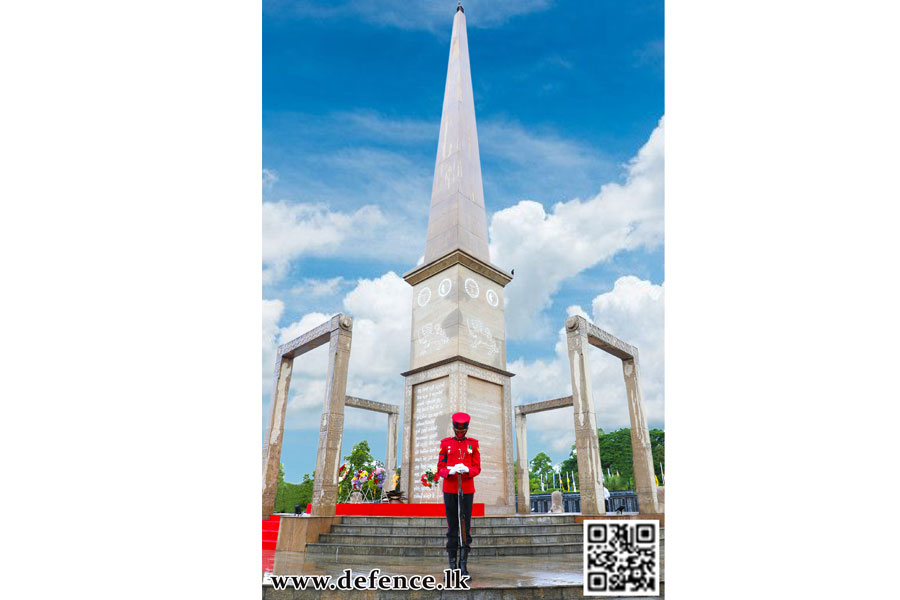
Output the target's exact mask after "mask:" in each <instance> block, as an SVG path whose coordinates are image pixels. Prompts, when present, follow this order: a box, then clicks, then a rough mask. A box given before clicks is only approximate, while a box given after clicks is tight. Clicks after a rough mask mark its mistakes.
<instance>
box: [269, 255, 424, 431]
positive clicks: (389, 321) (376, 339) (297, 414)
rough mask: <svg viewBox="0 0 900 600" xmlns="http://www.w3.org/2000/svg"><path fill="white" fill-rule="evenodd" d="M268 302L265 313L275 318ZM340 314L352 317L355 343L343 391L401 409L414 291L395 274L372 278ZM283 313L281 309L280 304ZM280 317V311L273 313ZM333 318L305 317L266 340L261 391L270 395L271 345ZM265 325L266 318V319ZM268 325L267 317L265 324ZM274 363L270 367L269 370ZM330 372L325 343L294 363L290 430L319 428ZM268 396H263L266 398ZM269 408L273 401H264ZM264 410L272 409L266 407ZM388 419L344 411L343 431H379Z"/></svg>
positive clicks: (350, 297) (321, 315) (362, 282)
mask: <svg viewBox="0 0 900 600" xmlns="http://www.w3.org/2000/svg"><path fill="white" fill-rule="evenodd" d="M275 302H277V303H278V305H281V303H280V301H274V302H272V303H271V304H272V306H271V307H270V310H269V314H270V315H274V314H276V311H275V308H276V306H275ZM343 306H344V311H345V313H346V314H349V315H351V316H353V339H352V345H351V352H350V365H349V372H348V378H347V393H348V394H349V395H352V396H357V397H361V398H367V399H369V400H376V401H378V402H386V403H388V404H398V405H400V406H402V405H403V393H404V382H403V378H402V377H400V373H401V372H403V371H405V370H407V369H408V368H409V346H410V332H409V331H410V322H411V312H410V311H411V310H412V287H410V286H409V284H407V283H406V282H405V281H403V279H402V278H401V277H400V276H398V275H397V274H396V273H394V272H388V273H385V274H384V275H382V276H381V277H378V278H376V279H361V280H359V281H358V282H357V284H356V286H355V287H354V288H353V290H351V291H350V292H349V293H348V294H347V295H346V296H345V297H344V300H343ZM280 308H281V309H283V305H282V306H280ZM277 314H278V315H279V316H280V314H281V312H280V310H279V311H278V312H277ZM331 316H332V315H326V314H324V313H308V314H305V315H303V317H301V318H300V319H299V320H298V321H295V322H293V323H290V324H289V325H287V326H284V327H281V328H276V330H277V336H276V335H274V334H272V333H271V332H272V327H271V326H269V327H268V329H266V331H269V332H270V333H269V336H268V338H266V337H265V336H264V339H263V343H264V347H265V344H266V340H267V339H269V340H273V341H271V342H270V343H269V345H270V347H271V348H272V349H271V350H270V351H269V352H268V354H269V355H270V356H268V363H267V362H266V357H264V359H263V360H264V368H263V380H264V390H265V391H268V394H269V395H270V394H271V389H272V387H273V385H274V382H273V375H272V372H273V369H274V364H273V361H274V360H275V350H274V348H275V346H277V345H278V344H283V343H285V342H288V341H290V340H292V339H294V338H295V337H297V336H299V335H301V334H303V333H304V332H306V331H309V330H310V329H312V328H314V327H317V326H318V325H321V324H322V323H324V322H325V321H327V320H328V319H329V318H331ZM264 321H265V320H264ZM270 322H271V317H270V318H269V320H268V321H265V322H264V329H265V328H266V326H267V325H266V323H270ZM267 365H272V366H267ZM327 369H328V353H327V344H326V345H324V346H321V347H319V348H316V349H315V350H312V351H311V352H308V353H306V354H304V355H302V357H301V358H297V359H295V360H294V370H293V375H292V377H291V394H290V400H289V402H288V407H287V416H286V421H285V426H286V427H287V428H288V429H317V428H318V427H319V415H320V414H321V411H322V405H323V401H324V394H325V378H326V375H327ZM264 398H266V395H264ZM266 401H267V403H268V404H269V407H271V398H266ZM267 410H270V408H268V409H267ZM386 424H387V420H386V418H384V419H382V418H378V417H377V416H373V415H372V413H369V412H365V411H358V410H348V412H347V413H346V420H345V424H344V426H345V427H346V428H355V429H370V430H377V431H381V430H383V429H384V428H385V427H386Z"/></svg>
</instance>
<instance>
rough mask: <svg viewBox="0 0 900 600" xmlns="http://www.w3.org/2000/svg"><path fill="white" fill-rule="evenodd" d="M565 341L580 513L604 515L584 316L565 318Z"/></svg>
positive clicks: (588, 348) (601, 473)
mask: <svg viewBox="0 0 900 600" xmlns="http://www.w3.org/2000/svg"><path fill="white" fill-rule="evenodd" d="M566 342H567V344H568V348H569V368H570V373H571V375H572V405H573V407H574V413H573V414H574V417H575V452H576V456H577V459H578V489H579V490H580V492H581V514H583V515H603V514H606V508H605V506H604V504H603V490H602V488H601V481H602V478H603V467H602V465H601V464H600V446H599V443H598V442H597V418H596V416H595V415H594V394H593V390H592V385H591V368H590V360H589V358H588V355H589V352H590V345H589V343H588V336H587V321H585V319H584V318H583V317H577V316H576V317H569V318H568V319H566Z"/></svg>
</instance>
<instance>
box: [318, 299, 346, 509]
mask: <svg viewBox="0 0 900 600" xmlns="http://www.w3.org/2000/svg"><path fill="white" fill-rule="evenodd" d="M352 327H353V319H351V318H350V317H348V316H343V317H341V319H340V322H339V326H338V327H337V328H335V329H334V330H333V331H332V332H331V336H330V340H329V343H328V378H327V379H326V380H325V404H324V406H323V407H322V422H321V425H320V427H319V450H318V454H317V455H316V475H315V481H314V482H313V495H312V515H313V516H317V517H332V516H334V514H335V512H336V505H337V487H338V485H337V470H338V467H339V466H340V459H341V456H340V455H341V439H342V437H343V435H344V403H345V401H346V397H347V367H348V363H349V362H350V341H351V336H352V334H351V329H352Z"/></svg>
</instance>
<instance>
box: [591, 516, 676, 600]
mask: <svg viewBox="0 0 900 600" xmlns="http://www.w3.org/2000/svg"><path fill="white" fill-rule="evenodd" d="M584 595H585V596H658V595H659V521H642V520H635V521H630V520H629V521H585V522H584Z"/></svg>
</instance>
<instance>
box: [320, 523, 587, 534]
mask: <svg viewBox="0 0 900 600" xmlns="http://www.w3.org/2000/svg"><path fill="white" fill-rule="evenodd" d="M331 531H332V533H335V534H339V535H379V534H386V535H437V536H443V535H444V533H445V532H446V531H447V527H446V525H440V526H434V527H411V526H403V525H401V526H398V527H385V526H381V525H343V524H342V525H334V526H333V527H332V529H331ZM532 532H535V533H581V532H582V526H581V524H579V523H571V524H563V525H540V524H528V525H495V526H484V525H475V524H474V523H473V524H472V533H473V534H474V535H514V534H525V535H527V534H530V533H532Z"/></svg>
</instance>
